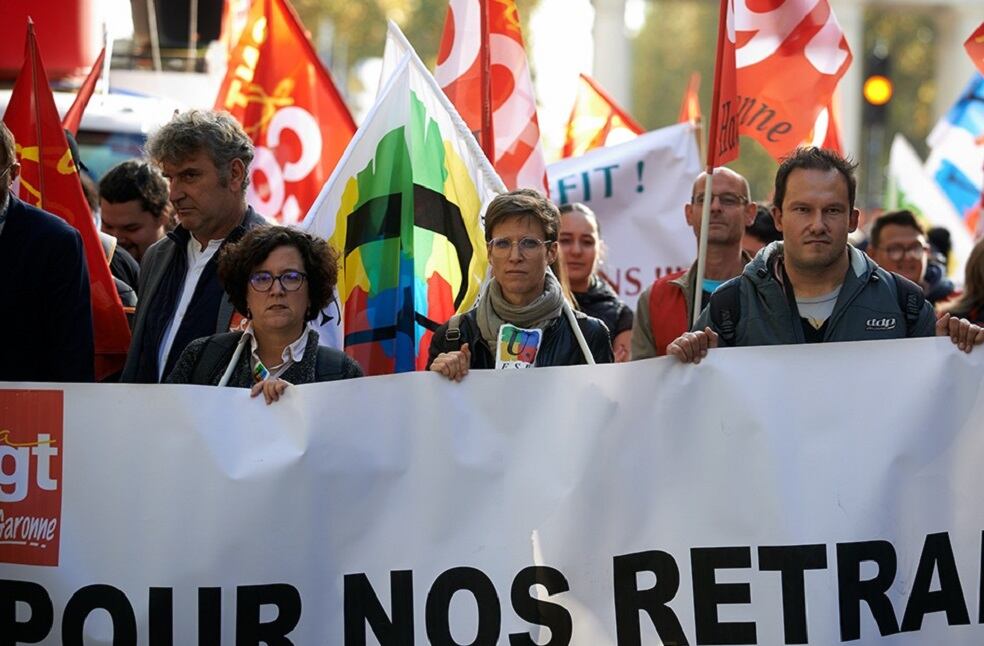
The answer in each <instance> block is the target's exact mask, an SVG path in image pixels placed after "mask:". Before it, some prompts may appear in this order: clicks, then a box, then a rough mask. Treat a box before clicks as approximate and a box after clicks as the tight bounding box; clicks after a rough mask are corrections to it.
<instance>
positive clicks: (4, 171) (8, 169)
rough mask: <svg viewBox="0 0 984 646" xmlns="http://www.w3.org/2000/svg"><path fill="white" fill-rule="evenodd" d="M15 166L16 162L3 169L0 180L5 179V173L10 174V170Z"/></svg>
mask: <svg viewBox="0 0 984 646" xmlns="http://www.w3.org/2000/svg"><path fill="white" fill-rule="evenodd" d="M16 165H17V162H14V163H12V164H10V165H9V166H7V167H6V168H4V169H3V172H2V173H0V180H2V179H3V178H4V177H6V176H7V173H9V172H10V169H11V168H13V167H14V166H16Z"/></svg>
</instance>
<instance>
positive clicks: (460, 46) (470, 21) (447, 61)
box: [434, 0, 547, 194]
mask: <svg viewBox="0 0 984 646" xmlns="http://www.w3.org/2000/svg"><path fill="white" fill-rule="evenodd" d="M434 78H436V79H437V82H438V83H439V84H440V85H441V88H442V89H443V90H444V92H445V94H447V95H448V98H450V99H451V102H452V103H454V106H455V108H457V109H458V112H459V113H460V114H461V116H462V117H463V118H464V120H465V123H467V124H468V127H469V129H471V131H472V132H473V133H474V134H475V137H476V138H477V139H478V142H479V143H480V144H481V146H482V150H484V151H485V154H486V156H487V157H488V158H489V160H490V161H492V164H493V166H495V170H496V171H497V172H498V173H499V176H500V177H501V178H502V181H503V182H504V183H505V185H506V187H507V188H509V189H510V190H512V189H516V188H535V189H537V190H539V191H542V192H543V193H545V194H546V193H547V169H546V168H547V167H546V163H545V162H544V157H543V148H542V146H541V145H540V126H539V123H538V121H537V117H536V99H535V98H534V95H533V82H532V80H531V79H530V71H529V66H528V64H527V60H526V49H525V47H524V45H523V34H522V31H521V29H520V25H519V13H518V10H517V9H516V2H515V0H450V3H449V5H448V14H447V18H446V21H445V23H444V35H443V37H442V38H441V47H440V50H439V52H438V55H437V68H436V69H435V70H434Z"/></svg>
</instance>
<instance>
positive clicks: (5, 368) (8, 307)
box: [0, 123, 94, 381]
mask: <svg viewBox="0 0 984 646" xmlns="http://www.w3.org/2000/svg"><path fill="white" fill-rule="evenodd" d="M19 173H20V165H19V164H18V163H17V158H16V157H15V153H14V137H13V135H12V134H11V133H10V130H8V129H7V127H6V126H5V125H3V124H2V123H0V276H3V282H2V284H0V303H2V313H0V381H93V379H94V367H93V355H94V346H93V338H92V305H91V302H90V298H89V270H88V268H87V266H86V264H85V250H84V248H83V246H82V236H81V235H79V232H78V231H76V230H75V229H74V228H73V227H72V226H70V225H69V224H68V223H67V222H65V221H64V220H62V219H61V218H59V217H57V216H55V215H52V214H50V213H48V212H46V211H42V210H40V209H36V208H34V207H32V206H29V205H27V204H25V203H24V202H22V201H20V200H19V199H17V198H16V197H14V196H13V195H12V194H11V192H10V186H11V184H13V182H14V180H16V179H17V176H18V174H19Z"/></svg>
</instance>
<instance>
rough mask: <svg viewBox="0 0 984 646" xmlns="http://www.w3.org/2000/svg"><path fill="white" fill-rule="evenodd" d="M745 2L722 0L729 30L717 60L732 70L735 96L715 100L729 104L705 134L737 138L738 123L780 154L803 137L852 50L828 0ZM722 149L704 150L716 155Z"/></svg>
mask: <svg viewBox="0 0 984 646" xmlns="http://www.w3.org/2000/svg"><path fill="white" fill-rule="evenodd" d="M750 4H753V3H750V2H749V0H738V1H737V2H735V1H734V0H730V1H729V0H722V16H728V20H727V29H726V31H727V34H728V37H727V38H726V39H724V40H725V47H724V48H722V47H721V46H720V43H721V37H720V36H719V40H718V42H719V48H718V58H719V61H718V64H719V69H720V68H721V65H722V64H723V66H724V69H725V71H727V70H728V69H729V68H730V69H734V71H735V92H736V95H737V96H736V97H735V99H734V100H732V99H730V98H726V99H723V100H722V104H721V105H720V106H718V107H720V109H721V110H722V111H723V110H724V109H725V108H727V110H728V111H727V112H726V113H723V114H722V116H721V117H720V119H721V123H720V124H717V123H713V124H712V126H717V130H712V131H711V132H712V133H714V134H713V137H712V141H714V140H717V141H719V142H720V139H721V137H722V136H725V135H727V141H728V142H736V141H737V137H736V135H734V134H733V133H734V128H733V125H735V124H737V126H738V127H737V132H738V133H739V134H743V135H747V136H750V137H754V138H755V139H756V140H757V141H758V142H759V143H760V144H762V146H763V147H764V148H765V149H766V150H767V151H769V154H771V155H772V156H773V157H775V158H776V159H779V158H781V157H782V156H784V155H786V154H787V153H789V152H790V151H792V150H793V149H795V148H796V147H797V146H798V145H799V144H800V143H801V142H802V141H803V140H804V139H806V138H807V137H808V135H809V133H810V130H811V129H812V128H813V126H814V124H815V123H816V120H817V116H818V115H819V114H820V112H821V111H822V110H823V109H824V107H826V106H827V104H828V103H829V102H830V98H831V96H832V95H833V93H834V89H835V88H836V87H837V82H838V81H839V80H840V78H841V77H842V76H843V75H844V72H846V71H847V68H848V66H849V65H850V63H851V50H850V48H849V47H848V45H847V39H846V38H845V37H844V33H843V31H842V30H841V28H840V25H838V24H837V19H836V18H835V17H834V12H833V10H832V9H831V8H830V4H829V2H828V0H786V1H785V2H781V3H780V2H768V3H763V2H756V3H754V4H755V7H754V8H752V7H750V6H749V5H750ZM725 6H727V7H728V11H724V8H725ZM723 31H725V25H724V24H722V25H721V27H720V29H719V32H723ZM722 49H724V50H726V51H724V52H722ZM722 56H723V57H724V58H725V59H726V60H724V61H722V60H721V59H722ZM731 56H733V57H734V58H733V62H732V59H731ZM732 66H733V67H732ZM715 83H716V81H715ZM715 91H717V88H716V87H715ZM722 129H723V130H722ZM721 148H722V147H721V145H718V146H712V149H711V152H712V153H714V154H716V155H719V152H720V150H721ZM722 161H723V160H722Z"/></svg>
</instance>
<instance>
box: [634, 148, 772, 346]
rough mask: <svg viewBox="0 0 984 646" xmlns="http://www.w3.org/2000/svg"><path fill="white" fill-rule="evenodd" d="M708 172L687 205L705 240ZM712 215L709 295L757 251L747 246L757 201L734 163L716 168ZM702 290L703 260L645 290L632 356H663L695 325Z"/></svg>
mask: <svg viewBox="0 0 984 646" xmlns="http://www.w3.org/2000/svg"><path fill="white" fill-rule="evenodd" d="M706 179H707V173H701V174H700V175H699V176H698V177H697V179H696V181H694V186H693V189H692V191H691V198H690V204H686V205H684V207H683V212H684V216H685V217H686V219H687V224H689V225H690V226H691V228H692V229H693V230H694V236H695V237H696V238H697V240H700V219H701V209H702V208H703V204H704V200H705V199H707V198H706V196H705V195H704V185H705V183H706ZM711 191H712V194H711V196H710V200H711V215H710V217H711V219H710V226H709V227H708V232H707V265H706V267H705V270H704V280H703V285H702V289H703V292H704V293H703V298H702V300H701V302H703V303H706V302H707V301H708V299H709V298H710V295H711V293H712V292H713V291H714V290H715V289H717V288H718V287H719V286H720V285H721V284H722V283H724V281H726V280H729V279H731V278H734V277H735V276H737V275H739V274H740V273H741V270H742V269H743V268H744V267H745V265H746V263H748V261H749V260H751V256H749V255H748V254H746V253H745V252H744V251H742V239H743V236H744V232H745V227H747V226H748V225H750V224H751V223H752V222H753V221H754V219H755V214H756V206H755V203H754V202H752V201H751V198H750V194H749V189H748V180H746V179H745V178H744V177H742V176H741V175H739V174H738V173H736V172H734V171H733V170H731V169H730V168H725V167H720V168H716V169H714V175H713V176H712V177H711ZM696 289H697V262H696V261H694V264H693V265H691V267H690V269H688V270H687V271H685V272H684V271H680V272H675V273H672V274H667V275H666V276H663V277H661V278H659V279H658V280H656V281H655V282H654V283H653V284H652V285H650V286H649V287H647V288H646V289H645V290H643V292H642V293H641V294H640V295H639V305H638V307H637V308H636V321H635V325H634V326H633V329H632V360H633V361H636V360H638V359H648V358H650V357H661V356H663V355H664V354H666V349H667V346H668V345H669V344H670V343H671V342H672V341H673V340H674V339H675V338H677V337H678V336H680V335H681V334H683V333H684V332H686V331H687V330H689V329H690V321H691V316H692V314H691V312H693V309H694V293H695V291H696Z"/></svg>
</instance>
